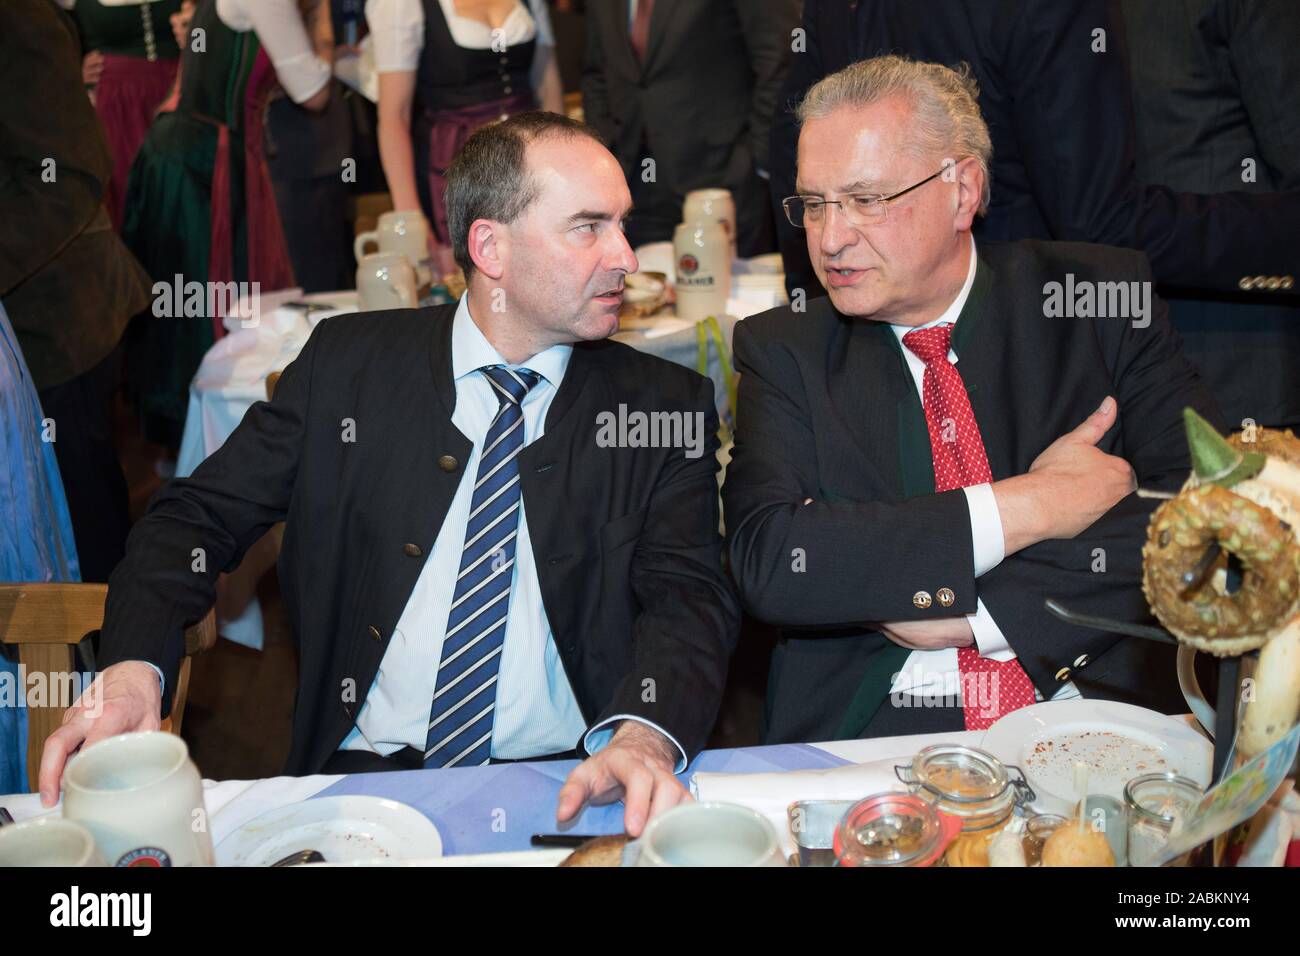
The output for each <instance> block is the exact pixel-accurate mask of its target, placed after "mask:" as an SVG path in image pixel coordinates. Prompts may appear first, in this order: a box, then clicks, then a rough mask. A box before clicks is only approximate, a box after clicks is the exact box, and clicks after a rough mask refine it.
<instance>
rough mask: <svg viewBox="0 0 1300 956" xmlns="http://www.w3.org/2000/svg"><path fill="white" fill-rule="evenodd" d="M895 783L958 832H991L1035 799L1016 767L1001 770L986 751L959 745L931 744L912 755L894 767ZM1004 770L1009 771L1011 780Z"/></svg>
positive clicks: (998, 761)
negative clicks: (951, 819) (954, 822)
mask: <svg viewBox="0 0 1300 956" xmlns="http://www.w3.org/2000/svg"><path fill="white" fill-rule="evenodd" d="M894 771H895V773H896V774H897V775H898V779H899V780H902V781H903V782H904V783H906V784H908V786H910V787H911V788H912V791H913V792H914V793H916V794H917V795H918V796H921V797H923V798H925V799H926V800H928V801H929V802H931V803H932V804H934V807H935V809H937V810H939V811H940V812H942V813H947V814H950V815H952V816H955V817H957V818H958V819H959V820H961V823H962V829H963V830H967V831H973V830H980V831H987V832H988V833H989V834H992V833H993V832H994V831H996V830H999V829H1001V828H1002V827H1003V826H1005V825H1006V823H1007V821H1008V820H1009V819H1010V817H1011V814H1012V813H1013V812H1014V811H1015V809H1016V807H1017V806H1022V807H1027V806H1028V805H1029V804H1030V803H1032V802H1033V801H1034V799H1035V795H1034V791H1033V790H1031V789H1030V787H1029V784H1028V782H1026V780H1025V776H1024V774H1023V773H1021V771H1020V768H1019V767H1007V766H1005V765H1003V763H1002V761H1001V760H999V759H998V758H997V757H995V756H993V755H992V754H991V753H987V752H985V751H983V750H979V749H977V748H975V747H964V746H962V745H960V744H935V745H933V746H931V747H926V748H925V749H923V750H920V751H918V752H917V754H916V756H915V757H913V758H912V763H911V765H910V766H905V767H895V768H894ZM1009 771H1015V774H1014V776H1013V775H1012V774H1011V773H1010V772H1009Z"/></svg>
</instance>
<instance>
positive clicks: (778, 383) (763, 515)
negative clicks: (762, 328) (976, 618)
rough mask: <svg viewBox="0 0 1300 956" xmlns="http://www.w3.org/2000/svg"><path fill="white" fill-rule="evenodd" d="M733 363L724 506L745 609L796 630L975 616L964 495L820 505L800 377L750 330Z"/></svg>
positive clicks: (742, 328)
mask: <svg viewBox="0 0 1300 956" xmlns="http://www.w3.org/2000/svg"><path fill="white" fill-rule="evenodd" d="M735 357H736V367H737V370H738V371H739V372H740V373H741V378H740V395H739V401H738V404H739V409H738V411H737V434H736V446H735V449H734V451H733V452H732V459H731V464H730V465H729V466H728V468H727V481H726V484H725V486H724V488H723V496H724V501H725V506H726V518H727V547H728V554H729V556H730V559H731V572H732V576H733V577H734V578H735V580H736V584H737V587H738V588H739V590H740V596H741V601H742V603H743V604H744V605H745V607H746V608H748V609H749V610H750V611H751V612H752V613H753V614H754V615H755V616H756V617H758V618H760V619H761V620H763V621H766V622H768V623H770V624H775V625H778V626H788V627H802V626H829V625H836V624H849V623H857V622H862V621H924V620H931V619H934V618H937V617H944V616H952V615H956V614H968V613H971V612H973V611H974V610H975V600H976V595H975V566H974V555H973V549H972V542H971V520H970V513H969V509H968V506H967V496H966V495H965V494H964V493H963V492H962V491H961V490H960V489H958V490H954V491H948V492H944V493H942V494H935V495H923V496H920V497H916V498H909V499H906V500H900V501H871V502H852V501H825V500H819V497H820V496H821V491H820V488H819V482H818V479H817V449H816V443H815V440H814V437H813V435H814V433H813V427H812V425H811V423H810V422H809V421H808V414H807V410H806V407H805V404H804V402H803V398H802V395H801V394H800V391H801V386H800V384H799V373H798V370H797V369H796V368H795V367H794V364H793V362H792V361H791V360H790V358H789V356H788V355H787V353H785V352H784V351H783V350H782V349H781V348H780V347H779V346H769V347H768V348H766V349H764V348H763V347H762V346H761V345H760V344H759V343H758V342H757V341H756V340H755V338H754V336H753V334H752V331H751V330H750V329H748V328H746V323H744V322H742V323H740V324H739V325H738V326H737V327H736V335H735ZM864 387H865V386H864ZM809 498H811V499H813V500H812V502H811V503H809V504H805V503H804V502H805V500H806V499H809ZM940 588H948V589H950V590H951V591H952V592H953V595H954V598H955V600H954V601H953V603H952V604H951V605H950V606H948V607H944V606H942V605H941V604H940V603H939V601H937V600H933V597H934V595H935V594H936V592H937V591H938V589H940ZM919 591H925V592H927V593H928V594H930V595H931V598H932V600H931V602H930V604H929V606H928V607H918V606H917V604H916V602H914V601H913V596H914V595H916V594H917V592H919Z"/></svg>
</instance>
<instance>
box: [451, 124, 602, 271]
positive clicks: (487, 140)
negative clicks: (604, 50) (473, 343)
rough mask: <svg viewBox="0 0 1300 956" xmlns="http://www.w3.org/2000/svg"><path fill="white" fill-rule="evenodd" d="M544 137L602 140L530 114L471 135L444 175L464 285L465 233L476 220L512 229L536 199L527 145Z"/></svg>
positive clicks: (583, 127) (584, 128) (469, 264)
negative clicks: (529, 167) (513, 223)
mask: <svg viewBox="0 0 1300 956" xmlns="http://www.w3.org/2000/svg"><path fill="white" fill-rule="evenodd" d="M545 136H569V137H575V136H586V137H588V138H589V139H592V140H595V141H596V142H597V143H600V144H601V145H602V146H603V145H605V144H604V141H603V140H602V139H601V138H600V134H599V133H597V132H596V131H595V130H594V129H592V128H591V127H590V126H588V125H587V124H586V123H580V122H578V121H577V120H575V119H570V118H569V117H567V116H564V115H562V114H560V113H547V112H545V111H543V110H529V111H527V112H525V113H516V114H515V115H514V116H511V117H509V118H508V119H504V120H500V121H498V122H494V123H490V124H488V125H487V126H483V127H480V128H479V129H477V130H475V131H474V132H473V133H471V134H470V137H469V139H467V140H466V141H465V145H464V146H462V147H461V148H460V152H459V153H457V154H456V158H455V159H453V160H452V161H451V167H450V168H449V169H448V170H447V233H448V238H449V239H450V240H451V251H452V254H453V255H454V256H455V257H456V264H457V265H458V266H460V268H461V271H463V272H464V273H465V278H466V279H468V278H469V277H470V276H471V275H473V274H474V260H473V259H471V258H470V255H469V227H470V226H472V225H473V224H474V221H475V220H476V219H491V220H493V221H494V222H504V223H510V222H514V221H515V220H516V219H517V218H519V216H521V215H523V212H524V210H526V209H527V208H528V207H529V206H531V205H532V204H533V201H534V200H536V199H537V196H538V193H539V191H540V190H539V187H538V185H537V182H536V180H534V179H533V177H532V175H531V174H530V173H529V171H528V161H527V157H526V153H527V150H528V144H529V143H531V142H533V141H534V140H538V139H541V138H543V137H545Z"/></svg>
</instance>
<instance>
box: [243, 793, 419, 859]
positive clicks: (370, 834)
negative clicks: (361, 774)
mask: <svg viewBox="0 0 1300 956" xmlns="http://www.w3.org/2000/svg"><path fill="white" fill-rule="evenodd" d="M298 850H319V851H320V852H321V854H322V855H323V856H324V857H325V860H326V862H328V863H352V862H355V861H358V860H376V859H388V860H404V859H427V858H428V857H435V856H442V837H440V836H439V835H438V828H437V827H435V826H434V825H433V824H432V823H430V822H429V819H428V818H427V817H426V816H425V815H424V814H422V813H421V812H420V811H419V810H416V809H415V808H413V807H409V806H407V805H406V804H404V803H398V802H397V801H396V800H385V799H383V798H381V797H358V796H351V797H319V798H316V799H312V800H303V801H301V802H300V803H294V804H290V805H289V806H287V807H278V808H277V809H275V810H268V811H267V812H266V813H263V814H262V815H261V816H259V817H256V818H255V819H253V820H250V821H249V822H248V823H245V824H244V825H243V826H242V827H240V828H239V829H238V830H236V831H235V832H234V833H232V834H230V835H229V836H228V837H226V838H225V839H224V840H222V841H221V842H220V843H219V844H217V866H270V865H271V864H272V863H274V862H275V861H276V860H281V859H283V858H284V857H286V856H288V855H289V854H290V853H294V852H296V851H298Z"/></svg>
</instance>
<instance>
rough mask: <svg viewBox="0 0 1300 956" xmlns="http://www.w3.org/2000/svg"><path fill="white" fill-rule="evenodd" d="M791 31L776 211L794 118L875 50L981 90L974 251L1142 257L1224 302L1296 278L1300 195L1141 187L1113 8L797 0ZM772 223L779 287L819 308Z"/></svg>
mask: <svg viewBox="0 0 1300 956" xmlns="http://www.w3.org/2000/svg"><path fill="white" fill-rule="evenodd" d="M803 28H804V30H805V32H806V36H805V42H806V51H804V52H796V53H795V54H794V56H793V60H792V64H791V67H790V71H789V74H788V76H787V80H786V85H785V88H784V89H783V90H782V91H781V96H780V101H779V102H778V104H777V110H776V114H775V116H774V117H773V120H772V142H771V149H772V155H771V169H772V183H771V186H772V190H771V198H772V201H773V202H774V203H779V202H780V200H781V199H782V198H783V197H785V196H788V195H790V193H791V192H793V190H794V180H795V146H796V142H797V137H798V128H797V125H796V123H795V120H794V117H793V115H792V114H791V112H790V110H791V108H792V107H793V105H794V104H796V103H797V102H798V101H799V99H800V97H802V95H803V94H804V92H805V91H806V90H808V89H809V87H811V86H812V85H813V84H814V83H816V82H817V81H818V80H819V79H821V78H822V77H824V76H827V75H829V74H831V73H834V72H836V71H837V70H839V69H841V68H842V67H845V66H848V65H849V64H850V63H853V62H856V61H858V60H863V59H866V58H868V57H873V56H878V55H881V54H886V53H893V54H899V55H903V56H909V57H912V58H914V59H917V60H924V61H928V62H933V63H942V64H944V65H946V66H953V67H955V66H957V65H958V64H959V63H962V62H965V63H968V64H970V67H971V69H972V71H973V73H974V77H975V80H976V82H977V83H978V85H979V103H980V109H981V111H982V112H983V114H984V119H985V122H987V123H988V127H989V133H990V135H991V136H992V140H993V158H992V162H991V165H990V170H991V174H992V179H993V183H994V184H995V186H996V187H997V188H996V189H995V190H994V194H993V200H992V202H991V203H990V205H989V209H988V211H987V213H986V215H984V216H982V217H981V218H980V219H979V220H977V223H976V228H975V235H976V237H977V238H984V239H996V240H1015V239H1057V240H1069V241H1080V242H1099V243H1105V244H1107V245H1115V246H1124V247H1127V248H1130V249H1141V250H1142V251H1144V252H1146V253H1147V255H1148V257H1149V258H1150V260H1151V268H1152V270H1153V271H1154V272H1155V277H1156V279H1157V280H1159V281H1161V282H1165V283H1171V284H1178V285H1183V286H1189V287H1194V288H1200V289H1215V290H1220V291H1233V290H1236V289H1237V287H1238V283H1239V282H1240V280H1241V278H1242V277H1243V276H1246V275H1250V276H1254V275H1257V274H1261V273H1262V274H1265V275H1279V276H1280V275H1282V274H1284V273H1286V272H1289V271H1293V270H1294V256H1293V250H1294V249H1295V248H1297V247H1298V246H1300V191H1296V192H1291V193H1287V194H1284V195H1271V196H1252V195H1248V194H1246V193H1242V192H1235V193H1228V194H1217V195H1206V194H1192V193H1178V192H1175V191H1174V190H1172V189H1170V188H1169V187H1168V185H1154V184H1153V185H1149V186H1146V187H1143V186H1140V185H1139V183H1138V180H1137V178H1136V175H1135V172H1134V165H1133V150H1134V143H1133V107H1132V102H1131V99H1130V92H1129V87H1128V78H1127V76H1126V74H1125V62H1126V53H1125V51H1124V39H1125V38H1124V28H1123V24H1122V22H1121V20H1120V17H1119V15H1118V8H1117V6H1116V5H1115V4H1114V2H1113V0H945V2H943V3H915V2H913V0H870V2H867V0H847V2H846V0H806V2H805V4H804V18H803ZM777 226H778V230H779V233H780V246H781V253H782V255H783V256H784V257H785V269H786V284H787V286H788V287H789V289H790V290H791V291H792V292H793V290H794V289H796V288H802V289H804V290H805V293H806V294H807V295H808V296H809V297H811V296H813V295H819V294H820V293H821V291H822V290H821V288H820V287H819V285H818V284H817V281H816V276H815V275H814V274H813V272H812V270H811V268H810V267H809V264H808V253H807V251H806V250H805V249H804V243H803V238H802V237H801V236H799V235H797V234H796V230H793V229H791V228H790V227H789V225H788V223H786V222H785V221H784V218H783V217H780V216H778V218H777ZM1297 292H1300V289H1293V290H1292V291H1291V293H1290V294H1292V295H1294V294H1296V293H1297Z"/></svg>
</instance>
